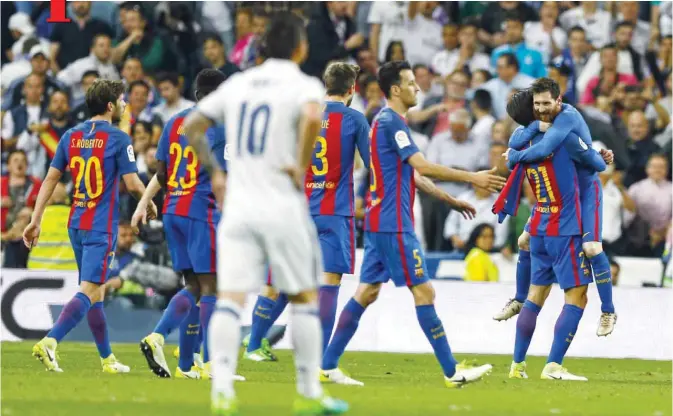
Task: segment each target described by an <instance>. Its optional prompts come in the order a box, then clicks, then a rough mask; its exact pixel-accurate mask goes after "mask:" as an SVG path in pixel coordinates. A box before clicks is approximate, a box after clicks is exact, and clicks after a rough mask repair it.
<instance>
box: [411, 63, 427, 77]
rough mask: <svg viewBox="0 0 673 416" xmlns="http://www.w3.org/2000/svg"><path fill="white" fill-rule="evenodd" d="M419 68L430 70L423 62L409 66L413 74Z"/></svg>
mask: <svg viewBox="0 0 673 416" xmlns="http://www.w3.org/2000/svg"><path fill="white" fill-rule="evenodd" d="M419 69H427V70H428V71H430V68H429V67H428V66H427V65H425V64H415V65H414V66H412V67H411V70H412V71H413V72H414V75H415V74H416V71H417V70H419Z"/></svg>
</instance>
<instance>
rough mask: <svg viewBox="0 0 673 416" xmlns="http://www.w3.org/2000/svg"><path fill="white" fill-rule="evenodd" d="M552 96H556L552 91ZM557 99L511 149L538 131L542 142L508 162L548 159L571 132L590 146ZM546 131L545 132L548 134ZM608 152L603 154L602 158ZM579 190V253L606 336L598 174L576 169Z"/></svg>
mask: <svg viewBox="0 0 673 416" xmlns="http://www.w3.org/2000/svg"><path fill="white" fill-rule="evenodd" d="M541 83H547V84H549V85H553V84H552V83H553V81H552V80H551V79H549V78H541V79H540V80H538V81H536V84H541ZM552 94H556V91H554V92H553V93H552ZM560 99H561V97H560V92H559V95H558V103H557V108H556V109H555V110H554V111H553V112H552V113H551V114H549V115H548V117H546V118H545V119H544V120H541V119H540V120H538V121H535V122H533V123H532V124H531V125H529V126H528V127H526V129H525V130H524V132H525V133H526V134H523V135H521V138H520V140H518V143H511V146H510V147H512V148H513V149H520V148H521V147H522V146H521V144H523V143H527V142H528V141H529V140H530V138H531V137H532V136H534V135H535V134H536V133H537V132H538V131H543V132H545V134H544V140H542V141H540V142H539V143H537V144H535V145H533V146H531V147H530V148H529V149H525V150H521V151H518V150H512V151H511V152H510V153H511V154H510V155H509V156H510V158H511V160H512V162H513V163H517V162H523V163H526V162H531V161H536V160H542V159H543V158H545V157H547V156H549V155H550V154H551V153H552V152H553V151H554V149H556V148H557V147H558V146H560V145H561V143H562V142H563V141H564V140H566V138H567V135H568V133H570V132H572V133H575V134H576V135H578V136H579V137H581V138H582V140H583V142H584V143H586V144H587V146H591V144H592V140H591V133H590V131H589V127H588V126H587V124H586V122H585V121H584V119H583V118H582V115H581V114H580V113H579V112H578V111H577V109H575V108H574V107H573V106H571V105H569V104H561V103H560ZM547 129H548V130H547ZM606 152H609V151H605V150H604V151H602V152H601V153H602V154H605V153H606ZM577 173H578V178H579V179H578V180H579V186H580V200H581V203H582V241H583V243H582V249H583V251H584V254H585V255H586V258H587V260H588V261H589V263H590V264H591V268H592V270H593V273H594V275H595V277H596V280H595V281H596V288H597V289H598V294H599V296H600V299H601V312H602V314H601V318H600V320H599V324H598V330H597V331H596V334H597V335H598V336H607V335H609V334H610V333H612V331H613V329H614V326H615V323H616V322H617V314H616V313H615V307H614V304H613V302H612V276H611V272H610V262H609V260H608V257H607V255H606V254H605V253H604V252H603V245H602V243H601V240H602V229H603V224H602V223H603V207H602V204H603V189H602V185H601V181H600V179H599V178H598V174H597V173H596V171H595V170H593V169H590V168H589V169H587V168H586V167H584V166H582V165H578V166H577Z"/></svg>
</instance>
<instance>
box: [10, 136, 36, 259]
mask: <svg viewBox="0 0 673 416" xmlns="http://www.w3.org/2000/svg"><path fill="white" fill-rule="evenodd" d="M3 127H4V126H3ZM7 167H8V175H6V176H2V181H1V184H0V188H1V197H2V203H1V205H2V208H0V212H1V213H2V221H1V222H2V223H1V226H2V242H3V243H4V246H5V253H4V264H3V265H2V267H5V268H16V269H24V268H26V263H27V261H28V249H27V248H26V246H25V245H24V244H23V241H22V234H23V229H24V228H25V227H26V226H27V225H28V223H29V222H30V216H31V214H32V208H33V207H34V206H35V201H36V200H37V194H38V192H39V190H40V185H41V184H42V182H41V181H40V180H39V179H38V178H35V177H33V176H30V175H28V173H27V168H28V159H27V157H26V153H25V152H23V151H22V150H15V151H13V152H12V153H11V154H10V155H9V158H8V163H7Z"/></svg>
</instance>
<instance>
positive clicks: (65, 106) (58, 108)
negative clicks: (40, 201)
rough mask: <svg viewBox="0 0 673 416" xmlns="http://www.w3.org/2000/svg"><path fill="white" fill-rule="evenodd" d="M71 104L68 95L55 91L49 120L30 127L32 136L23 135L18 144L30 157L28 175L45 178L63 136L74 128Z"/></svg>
mask: <svg viewBox="0 0 673 416" xmlns="http://www.w3.org/2000/svg"><path fill="white" fill-rule="evenodd" d="M69 112H70V104H69V97H68V93H66V92H65V91H55V92H54V93H53V94H52V95H51V97H50V98H49V105H48V107H47V115H48V118H41V119H40V120H39V121H38V122H37V123H36V124H29V125H28V132H30V134H22V135H20V136H19V140H18V141H17V143H16V147H17V148H18V149H21V150H23V151H24V152H26V154H27V155H28V164H29V166H28V173H29V174H30V175H33V176H35V177H38V178H44V177H45V176H46V174H47V170H48V169H49V166H50V165H51V161H52V159H53V158H54V155H55V154H56V147H57V146H58V142H59V141H60V140H61V136H63V134H64V133H65V132H66V131H67V130H68V129H70V128H71V127H73V124H72V122H71V121H70V119H69V117H68V113H69Z"/></svg>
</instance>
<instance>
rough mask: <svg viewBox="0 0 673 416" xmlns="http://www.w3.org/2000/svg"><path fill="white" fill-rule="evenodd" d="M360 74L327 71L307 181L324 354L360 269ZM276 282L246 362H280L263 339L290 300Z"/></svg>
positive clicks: (363, 146)
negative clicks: (345, 292)
mask: <svg viewBox="0 0 673 416" xmlns="http://www.w3.org/2000/svg"><path fill="white" fill-rule="evenodd" d="M358 71H359V68H358V67H357V66H355V65H350V64H347V63H345V62H335V63H332V64H330V65H329V66H328V67H327V69H326V70H325V74H324V76H323V80H324V81H325V86H326V89H327V96H326V98H325V107H324V113H323V117H322V124H321V128H320V132H319V135H318V137H317V139H316V142H315V149H314V154H313V158H312V160H311V164H310V166H309V167H308V169H307V171H306V179H305V182H304V192H305V194H306V198H307V200H308V204H309V210H310V213H311V216H312V218H313V222H314V223H315V226H316V229H317V231H318V238H319V240H320V248H321V251H322V259H323V268H324V271H325V278H324V281H323V284H322V285H321V286H320V289H319V290H318V293H319V295H318V298H319V304H320V320H321V324H322V331H323V351H324V349H325V348H326V347H327V343H329V339H330V336H331V335H332V328H333V327H334V318H335V315H336V307H337V297H338V295H339V285H340V284H341V277H342V275H343V274H344V273H351V274H352V273H353V268H354V266H355V220H354V218H353V216H354V214H355V209H354V203H355V202H354V201H355V198H354V195H353V194H354V188H353V166H354V164H355V154H356V149H357V150H358V151H359V153H360V155H361V157H362V160H364V161H365V163H366V164H368V163H369V123H368V122H367V119H366V118H365V116H364V115H363V114H362V113H360V112H359V111H356V110H353V109H351V108H350V107H349V105H350V102H351V100H352V99H353V94H355V80H356V78H357V76H358ZM272 280H273V272H272V273H270V274H269V282H268V284H269V285H268V286H267V287H266V288H265V289H264V292H263V293H262V295H261V296H259V298H258V299H257V304H256V305H255V309H254V310H253V317H252V328H251V331H250V340H249V342H248V345H247V352H246V354H245V358H246V359H249V360H252V361H272V360H275V356H274V355H273V354H272V353H271V352H270V350H269V348H268V342H262V339H263V337H264V336H265V335H266V333H267V331H268V330H269V328H271V326H272V325H273V323H274V321H275V320H276V319H277V318H278V317H279V316H280V315H281V313H282V312H283V309H284V308H285V305H286V304H287V297H286V296H284V295H280V296H279V294H278V292H277V291H275V290H274V289H273V288H272V286H271V283H272ZM244 344H245V343H244Z"/></svg>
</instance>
